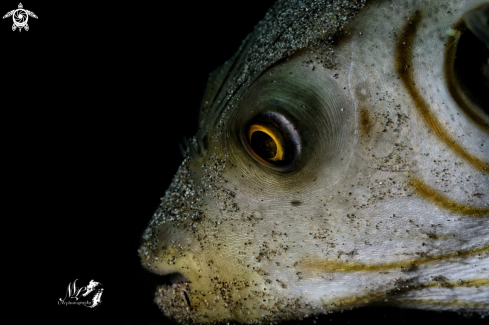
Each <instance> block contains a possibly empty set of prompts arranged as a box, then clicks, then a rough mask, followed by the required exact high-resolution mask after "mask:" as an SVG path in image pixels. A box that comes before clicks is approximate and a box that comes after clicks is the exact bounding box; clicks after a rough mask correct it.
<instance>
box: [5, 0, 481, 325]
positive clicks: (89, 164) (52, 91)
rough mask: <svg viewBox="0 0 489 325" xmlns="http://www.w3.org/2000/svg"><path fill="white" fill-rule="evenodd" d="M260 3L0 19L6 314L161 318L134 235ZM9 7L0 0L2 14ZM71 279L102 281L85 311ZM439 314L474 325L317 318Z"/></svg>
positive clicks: (109, 8)
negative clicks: (71, 300) (21, 21)
mask: <svg viewBox="0 0 489 325" xmlns="http://www.w3.org/2000/svg"><path fill="white" fill-rule="evenodd" d="M272 3H273V1H271V0H266V1H187V2H170V1H159V2H154V1H153V2H152V1H144V2H137V3H136V2H117V3H116V2H110V3H109V2H104V3H103V4H102V3H101V2H80V3H78V2H75V3H66V2H65V3H56V4H54V3H53V2H50V3H43V2H40V1H29V2H27V1H24V2H23V5H24V9H28V10H31V11H33V12H34V13H35V14H36V15H37V16H38V17H39V18H38V19H34V18H29V25H30V30H29V31H27V32H26V31H25V30H23V31H22V32H19V31H15V32H12V30H11V25H12V20H11V18H8V19H4V20H1V24H0V38H1V58H2V72H1V77H2V88H1V96H2V101H1V104H0V105H1V106H0V107H1V112H2V113H1V119H0V121H1V125H2V127H1V130H2V131H1V134H2V142H1V143H2V161H3V164H2V165H3V166H4V168H3V182H2V184H3V188H4V193H6V194H4V195H3V200H2V201H3V206H4V207H5V208H4V213H3V220H4V223H3V227H2V228H3V233H4V236H2V244H3V252H4V263H3V264H4V265H5V266H4V269H5V270H7V272H8V276H7V277H6V278H5V279H6V280H4V281H5V282H6V284H7V285H6V286H5V287H4V288H6V290H7V293H8V295H9V297H10V302H9V305H11V306H12V311H13V310H16V311H17V312H16V314H15V315H16V320H17V322H16V323H25V322H27V321H30V320H31V319H32V318H33V317H34V318H36V319H38V320H39V321H42V320H47V321H49V322H50V323H56V324H57V323H60V324H61V323H63V324H65V323H69V324H73V323H87V322H88V323H91V324H106V323H114V324H115V323H117V324H161V323H169V322H170V321H169V320H168V319H166V318H165V317H164V316H162V315H161V313H160V312H159V310H158V309H157V307H156V306H155V305H154V304H153V303H152V299H153V298H152V297H153V296H152V293H153V289H154V282H153V281H152V280H151V279H150V278H149V277H148V276H147V273H146V272H145V271H144V270H143V269H142V267H141V266H140V264H139V259H138V255H137V248H138V246H139V242H140V237H141V234H142V232H143V230H144V228H145V227H146V225H147V223H148V221H149V219H150V217H151V216H152V214H153V212H154V210H155V209H156V208H157V206H158V204H159V200H160V198H161V197H162V196H163V194H164V192H165V190H166V188H167V186H168V185H169V183H170V181H171V179H172V176H173V174H174V173H175V171H176V170H177V168H178V166H179V164H180V162H181V160H182V156H181V154H180V151H179V147H178V144H179V142H181V141H182V139H183V137H184V136H187V137H190V136H192V135H193V134H194V133H195V132H196V128H197V116H198V108H199V104H200V100H201V97H202V95H203V91H204V87H205V84H206V81H207V76H208V74H209V72H211V71H212V70H214V69H215V68H217V67H218V66H219V65H220V64H222V63H223V62H224V61H225V60H227V59H228V58H230V57H231V55H232V54H234V52H235V51H236V50H237V49H238V47H239V45H240V44H241V41H242V40H243V38H244V37H245V36H246V35H247V34H248V33H250V32H251V31H252V29H253V26H254V25H255V24H256V23H257V22H258V21H259V20H260V19H261V18H262V17H263V16H264V14H265V12H266V10H267V9H268V8H269V7H270V6H271V4H272ZM17 5H18V3H17V2H16V1H2V4H1V5H0V10H1V11H2V13H1V15H2V16H3V15H4V14H5V13H7V12H8V11H10V10H12V9H16V8H17ZM75 279H78V281H77V285H78V286H84V285H87V284H88V282H89V281H90V280H92V279H93V280H95V281H97V282H100V283H102V284H103V286H104V294H103V296H102V304H101V306H100V307H99V308H98V309H96V310H94V311H92V310H88V308H85V307H82V306H60V305H58V300H59V298H64V296H65V293H66V288H67V286H68V283H70V282H72V281H74V280H75ZM450 320H456V321H457V322H464V323H470V324H478V323H482V322H484V321H483V320H481V319H480V318H478V317H472V318H470V317H464V316H460V315H458V314H456V313H434V312H423V311H414V310H403V309H396V308H370V309H360V310H355V311H349V312H344V313H338V314H333V315H327V316H322V317H320V318H319V319H318V320H317V322H318V324H322V323H330V322H331V323H334V324H348V323H349V324H360V323H364V322H365V321H373V322H375V323H382V324H391V323H395V324H412V323H419V322H425V321H428V322H431V321H433V322H444V321H450ZM313 321H316V319H315V318H313V319H309V320H307V321H305V322H304V323H306V324H312V323H313ZM293 323H294V324H295V323H297V322H293Z"/></svg>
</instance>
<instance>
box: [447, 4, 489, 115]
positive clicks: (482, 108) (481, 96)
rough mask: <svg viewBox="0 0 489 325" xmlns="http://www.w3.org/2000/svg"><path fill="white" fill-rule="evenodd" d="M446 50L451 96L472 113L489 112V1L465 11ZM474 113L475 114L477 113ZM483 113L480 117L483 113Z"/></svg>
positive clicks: (469, 113) (467, 111)
mask: <svg viewBox="0 0 489 325" xmlns="http://www.w3.org/2000/svg"><path fill="white" fill-rule="evenodd" d="M454 29H455V30H457V31H458V32H459V34H458V35H457V37H453V39H452V42H450V43H451V45H450V46H449V47H448V50H447V61H446V64H447V65H446V69H447V82H448V83H449V89H450V92H451V93H452V97H454V99H455V100H456V101H457V102H458V103H459V104H460V106H461V107H462V108H463V109H464V111H466V113H467V114H468V115H469V116H473V117H474V119H476V120H477V119H479V118H480V117H478V116H477V115H479V116H480V115H482V116H484V115H485V117H486V118H487V117H488V116H489V96H487V94H488V93H489V4H487V5H485V6H483V7H482V8H478V9H474V10H471V11H469V12H467V13H465V14H464V16H463V19H462V21H461V22H460V23H459V24H458V26H456V27H455V28H454ZM474 114H475V115H474ZM482 116H481V117H482Z"/></svg>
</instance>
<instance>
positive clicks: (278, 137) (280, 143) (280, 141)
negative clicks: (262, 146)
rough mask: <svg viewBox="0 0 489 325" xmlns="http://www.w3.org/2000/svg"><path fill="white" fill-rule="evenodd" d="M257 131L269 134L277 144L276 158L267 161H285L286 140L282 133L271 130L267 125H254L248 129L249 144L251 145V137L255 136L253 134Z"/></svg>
mask: <svg viewBox="0 0 489 325" xmlns="http://www.w3.org/2000/svg"><path fill="white" fill-rule="evenodd" d="M257 131H260V132H263V133H265V134H267V135H268V136H269V137H270V138H272V140H273V141H274V142H275V145H276V146H277V152H276V153H275V156H274V157H272V158H269V159H267V160H271V161H281V160H284V138H283V137H282V134H280V132H279V131H278V130H277V129H275V128H270V127H268V126H266V125H261V124H253V125H252V126H250V128H249V129H248V143H251V136H252V135H253V133H255V132H257ZM260 158H261V157H260ZM262 159H263V158H262Z"/></svg>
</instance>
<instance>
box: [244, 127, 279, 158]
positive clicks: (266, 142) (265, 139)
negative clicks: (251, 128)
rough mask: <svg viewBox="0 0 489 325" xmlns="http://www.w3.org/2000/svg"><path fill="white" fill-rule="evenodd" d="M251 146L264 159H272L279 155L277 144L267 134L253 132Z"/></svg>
mask: <svg viewBox="0 0 489 325" xmlns="http://www.w3.org/2000/svg"><path fill="white" fill-rule="evenodd" d="M250 144H251V148H252V149H253V150H254V151H255V153H256V154H257V155H259V156H260V157H262V158H263V159H272V158H274V157H275V156H276V155H277V144H276V143H275V141H274V140H273V139H272V137H271V136H269V135H268V134H266V133H265V132H262V131H255V132H253V134H252V135H251V141H250Z"/></svg>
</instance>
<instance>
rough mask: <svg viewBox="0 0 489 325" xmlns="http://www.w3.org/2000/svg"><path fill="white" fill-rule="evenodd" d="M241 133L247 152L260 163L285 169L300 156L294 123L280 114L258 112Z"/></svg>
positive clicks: (299, 145)
mask: <svg viewBox="0 0 489 325" xmlns="http://www.w3.org/2000/svg"><path fill="white" fill-rule="evenodd" d="M241 132H242V133H241V139H242V141H243V145H244V147H245V148H246V150H247V151H248V154H249V155H250V156H251V157H253V158H254V159H255V160H257V161H259V162H260V163H262V164H265V165H268V166H271V167H274V168H277V169H279V170H282V171H285V170H289V168H290V167H291V166H292V164H293V163H294V162H295V161H296V159H297V157H298V156H299V153H300V149H301V143H300V138H299V135H298V134H297V131H296V129H295V127H294V125H293V124H292V123H291V122H290V121H289V120H287V119H286V118H285V117H284V116H283V115H281V114H278V113H275V112H263V113H261V114H258V115H257V116H255V117H254V118H253V119H251V121H249V122H248V123H246V124H244V125H243V128H242V129H241Z"/></svg>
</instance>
